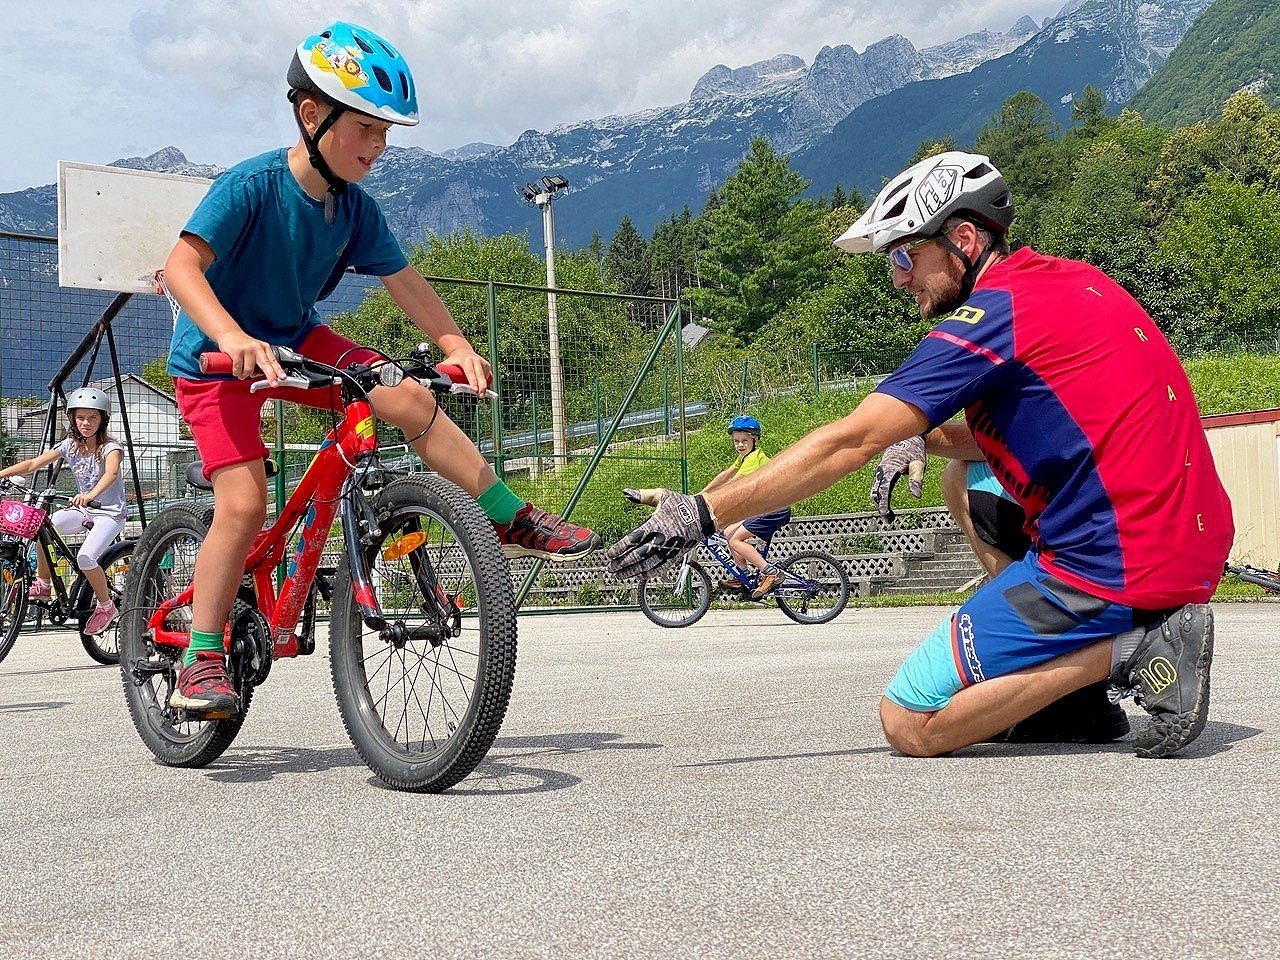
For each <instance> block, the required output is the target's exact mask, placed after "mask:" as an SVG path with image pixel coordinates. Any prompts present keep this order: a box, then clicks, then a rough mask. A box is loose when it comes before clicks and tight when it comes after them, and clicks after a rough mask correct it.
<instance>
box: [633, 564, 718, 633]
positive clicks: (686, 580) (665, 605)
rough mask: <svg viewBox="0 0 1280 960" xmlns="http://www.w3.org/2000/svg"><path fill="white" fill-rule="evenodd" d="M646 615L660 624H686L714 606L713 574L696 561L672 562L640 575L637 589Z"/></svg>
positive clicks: (663, 625)
mask: <svg viewBox="0 0 1280 960" xmlns="http://www.w3.org/2000/svg"><path fill="white" fill-rule="evenodd" d="M636 596H637V599H639V601H640V609H641V610H642V611H643V612H644V615H645V616H646V617H648V618H649V619H650V620H652V621H653V622H654V623H656V624H657V625H658V626H660V627H687V626H689V625H690V624H693V623H697V622H698V621H699V620H701V619H702V615H703V614H704V613H706V612H707V610H708V609H710V607H711V575H710V574H709V573H707V571H706V570H704V569H703V568H702V565H701V564H699V563H697V562H696V561H693V560H690V561H689V562H688V563H687V564H685V563H676V564H672V565H671V566H670V567H668V568H667V569H665V570H660V571H658V572H657V573H656V574H654V575H653V576H646V577H641V578H640V586H639V587H638V588H637V591H636Z"/></svg>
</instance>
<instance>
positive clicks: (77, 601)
mask: <svg viewBox="0 0 1280 960" xmlns="http://www.w3.org/2000/svg"><path fill="white" fill-rule="evenodd" d="M132 555H133V541H132V540H123V541H121V542H120V543H117V544H115V545H114V546H113V547H111V549H109V550H108V551H107V552H106V553H104V554H103V555H102V572H103V573H105V574H106V575H107V590H108V592H109V593H110V594H111V599H112V600H113V601H115V605H116V608H117V609H119V610H123V609H124V581H125V578H126V577H127V576H128V574H129V558H130V557H131V556H132ZM96 603H97V600H96V598H95V597H94V595H93V588H92V587H90V586H89V584H88V581H85V580H81V581H80V589H79V590H78V591H77V592H76V594H75V596H74V597H73V598H72V601H71V606H72V609H74V610H78V611H80V612H79V614H77V617H76V629H77V630H78V631H79V632H80V643H81V644H82V645H83V646H84V650H85V653H87V654H89V656H90V657H92V658H93V659H94V660H97V661H98V662H99V663H106V664H116V663H119V662H120V620H119V618H117V619H116V622H115V623H113V624H110V625H109V626H108V627H107V628H106V629H105V630H103V631H102V632H101V633H96V634H94V633H85V632H84V625H85V623H87V622H88V620H89V616H90V615H91V614H92V613H93V608H94V606H95V605H96Z"/></svg>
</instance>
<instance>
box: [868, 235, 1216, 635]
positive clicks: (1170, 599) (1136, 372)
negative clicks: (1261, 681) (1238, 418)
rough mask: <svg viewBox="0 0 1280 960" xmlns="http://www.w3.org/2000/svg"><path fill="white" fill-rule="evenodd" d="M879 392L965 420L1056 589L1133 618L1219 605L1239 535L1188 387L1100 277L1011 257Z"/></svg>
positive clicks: (937, 419)
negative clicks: (1121, 607) (1132, 613)
mask: <svg viewBox="0 0 1280 960" xmlns="http://www.w3.org/2000/svg"><path fill="white" fill-rule="evenodd" d="M876 389H877V390H878V391H879V392H880V393H885V394H888V395H889V396H893V397H897V398H898V399H900V400H903V401H905V402H907V403H910V404H912V405H913V406H915V407H917V408H919V409H920V410H921V411H922V412H923V413H924V415H925V416H926V417H928V418H929V422H930V424H931V425H935V426H936V425H938V424H940V423H943V422H945V421H947V420H949V419H950V418H951V417H952V415H954V414H955V413H957V412H958V411H960V410H964V411H965V416H966V419H967V420H968V423H969V426H970V428H971V429H972V431H973V436H974V439H975V440H976V441H977V444H978V447H979V448H980V449H981V450H982V453H983V455H984V456H985V457H986V460H987V463H988V464H990V466H991V470H992V472H993V473H994V474H995V475H996V477H997V478H998V479H999V481H1000V483H1001V484H1002V485H1003V486H1004V488H1005V489H1006V490H1008V491H1009V492H1010V493H1011V494H1012V495H1013V497H1014V498H1015V499H1016V500H1017V501H1018V503H1020V504H1021V505H1022V507H1023V509H1024V510H1025V511H1026V514H1027V520H1028V524H1029V525H1030V527H1031V528H1032V533H1033V543H1034V548H1035V550H1036V551H1037V552H1038V553H1039V554H1040V560H1041V563H1042V565H1043V566H1044V568H1045V569H1046V570H1048V571H1049V572H1050V573H1052V574H1053V575H1054V576H1056V577H1058V578H1060V579H1062V580H1065V581H1066V582H1067V583H1069V584H1071V585H1072V586H1075V587H1077V588H1079V589H1081V590H1084V591H1086V592H1087V593H1090V594H1093V595H1094V596H1098V597H1101V598H1103V599H1105V600H1110V601H1113V602H1116V603H1122V604H1125V605H1127V606H1130V607H1135V608H1138V609H1142V610H1164V609H1169V608H1173V607H1178V606H1181V605H1182V604H1184V603H1192V602H1204V601H1206V600H1208V599H1209V597H1210V596H1211V595H1212V594H1213V591H1214V588H1215V587H1216V586H1217V584H1218V580H1219V579H1220V578H1221V576H1222V565H1223V562H1224V561H1225V560H1226V557H1227V554H1228V552H1229V550H1230V549H1231V542H1232V539H1233V536H1234V528H1233V524H1232V520H1231V503H1230V501H1229V500H1228V499H1227V494H1226V491H1225V490H1224V489H1223V487H1222V483H1221V481H1220V480H1219V479H1218V473H1217V470H1216V468H1215V467H1214V463H1213V457H1212V455H1211V454H1210V452H1209V443H1208V440H1207V439H1206V438H1205V434H1204V428H1203V427H1202V426H1201V424H1200V415H1199V411H1198V410H1197V409H1196V401H1195V397H1194V396H1193V395H1192V393H1191V384H1190V383H1189V382H1188V380H1187V377H1186V374H1185V373H1184V372H1183V369H1182V365H1181V364H1180V363H1179V362H1178V358H1177V356H1176V355H1175V354H1174V352H1173V350H1172V348H1171V347H1170V346H1169V344H1168V341H1166V340H1165V338H1164V336H1163V334H1161V333H1160V331H1159V329H1157V327H1156V325H1155V323H1154V322H1152V320H1151V318H1150V317H1149V316H1147V314H1146V311H1144V310H1143V309H1142V307H1141V306H1140V305H1139V304H1138V302H1137V301H1136V300H1134V299H1133V297H1131V296H1130V295H1129V294H1128V293H1127V292H1125V290H1124V289H1123V288H1122V287H1121V286H1120V285H1119V284H1117V283H1116V282H1115V281H1113V280H1111V279H1110V278H1109V277H1107V275H1106V274H1104V273H1103V272H1102V271H1101V270H1098V269H1097V268H1096V267H1092V266H1090V265H1088V264H1085V263H1079V262H1076V261H1072V260H1061V259H1058V258H1056V257H1050V256H1045V255H1043V254H1039V253H1036V252H1035V251H1033V250H1031V249H1029V248H1024V249H1022V250H1019V251H1018V252H1017V253H1014V254H1013V255H1012V256H1010V257H1008V258H1006V259H1004V260H1002V261H1000V262H999V263H997V264H995V265H994V266H992V267H990V268H989V269H988V270H987V271H986V272H985V273H984V274H983V276H982V278H981V279H980V280H979V282H978V284H977V286H976V288H975V290H974V292H973V295H972V296H970V298H969V300H968V302H967V303H966V304H965V305H964V306H962V307H960V308H959V309H958V310H956V311H954V312H953V313H951V314H949V315H947V316H946V317H943V318H942V320H941V321H940V322H939V323H938V325H937V326H936V327H935V328H934V329H933V330H932V331H931V332H930V333H929V334H928V335H927V336H926V337H925V339H924V340H923V341H922V342H921V343H920V345H919V346H918V347H916V349H915V351H914V352H913V353H912V354H911V356H910V357H909V358H908V359H907V361H906V362H905V363H904V364H903V365H902V366H901V367H899V368H898V369H897V370H896V371H894V373H893V374H891V375H890V376H889V377H888V378H887V379H885V380H884V381H883V382H882V383H881V384H880V386H879V387H877V388H876Z"/></svg>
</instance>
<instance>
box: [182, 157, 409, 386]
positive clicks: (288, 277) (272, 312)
mask: <svg viewBox="0 0 1280 960" xmlns="http://www.w3.org/2000/svg"><path fill="white" fill-rule="evenodd" d="M182 229H183V232H184V233H192V234H195V235H196V236H198V237H200V238H201V239H202V240H204V241H205V242H206V243H207V244H209V246H210V247H211V248H213V252H214V254H215V256H216V259H215V260H214V261H213V263H212V264H211V265H210V267H209V269H208V270H207V271H206V273H205V277H206V278H207V279H208V281H209V286H211V287H212V288H213V292H214V294H216V295H217V297H218V302H219V303H221V304H222V306H223V307H224V308H226V311H227V312H228V313H229V314H231V316H232V317H233V318H234V319H235V321H236V323H238V324H239V325H240V327H241V328H242V329H243V330H244V331H245V333H247V334H249V335H250V336H251V337H256V338H257V339H259V340H265V341H266V342H268V343H272V344H276V345H278V346H284V347H296V346H298V345H299V344H300V343H302V341H303V340H304V339H306V336H307V334H308V333H310V332H311V330H312V329H314V328H315V327H317V326H319V325H320V317H319V314H317V313H316V309H315V305H316V302H317V301H318V300H323V299H324V298H325V297H327V296H329V294H331V293H332V292H333V290H334V288H335V287H336V286H337V285H338V281H339V280H340V279H341V278H342V274H343V272H344V271H345V270H346V269H347V268H348V267H350V268H352V269H353V270H355V272H356V273H365V274H371V275H373V276H378V277H385V276H390V275H391V274H393V273H396V272H397V271H399V270H403V269H404V268H405V267H406V266H407V265H408V261H407V260H406V259H405V256H404V252H403V251H402V250H401V249H400V245H399V244H398V243H397V242H396V239H395V237H393V236H392V235H391V231H390V230H389V229H388V228H387V222H386V220H385V219H384V218H383V216H382V211H381V210H379V209H378V204H377V202H376V201H374V199H373V198H372V197H370V196H369V195H368V194H367V193H365V192H364V191H363V190H361V189H360V188H359V187H358V186H356V185H355V184H352V185H350V186H348V187H347V189H346V191H345V192H344V193H342V194H341V195H340V196H338V197H337V203H336V204H335V209H334V218H333V223H326V222H325V213H324V201H323V200H316V199H314V198H313V197H311V196H310V195H308V194H307V192H306V191H305V190H303V189H302V186H301V185H300V184H299V183H298V181H297V180H296V179H294V176H293V173H292V172H291V171H290V170H289V161H288V151H287V150H285V149H280V150H273V151H271V152H270V153H264V154H262V155H261V156H258V157H253V158H251V159H249V160H246V161H244V162H243V163H239V164H237V165H236V166H234V167H232V168H231V169H230V170H228V171H227V172H226V173H224V174H223V175H222V176H220V177H219V178H218V179H217V180H215V181H214V182H213V184H212V185H211V186H210V187H209V192H208V193H206V194H205V196H204V199H203V200H201V201H200V204H199V206H197V207H196V209H195V212H194V213H192V214H191V218H190V219H189V220H188V221H187V224H186V226H185V227H183V228H182ZM216 349H217V346H216V345H215V344H214V342H213V341H212V340H210V339H209V338H208V337H206V336H205V335H204V334H203V333H202V332H201V331H200V328H199V327H197V326H196V325H195V323H194V322H193V321H192V320H191V318H190V317H188V316H187V314H186V312H185V311H182V312H180V313H179V314H178V318H177V321H176V322H175V324H174V328H173V339H172V340H171V341H170V344H169V373H170V374H171V375H172V376H175V377H183V378H185V379H188V380H202V379H209V378H208V377H207V376H206V375H205V374H202V373H201V372H200V363H199V358H200V354H201V353H203V352H205V351H208V350H216Z"/></svg>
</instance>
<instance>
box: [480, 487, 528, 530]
mask: <svg viewBox="0 0 1280 960" xmlns="http://www.w3.org/2000/svg"><path fill="white" fill-rule="evenodd" d="M476 503H478V504H480V509H481V510H483V511H484V515H485V516H486V517H488V518H489V519H490V520H492V521H493V522H494V523H510V522H511V521H512V519H513V518H514V517H515V515H516V513H517V512H518V511H519V510H520V508H521V507H523V506H524V500H523V499H521V498H520V497H518V496H516V495H515V494H514V493H512V492H511V488H510V487H508V486H507V485H506V484H505V483H503V482H502V481H501V480H499V481H497V482H496V483H494V485H493V486H492V487H490V488H489V489H488V490H486V491H485V492H484V493H482V494H480V496H478V497H477V498H476Z"/></svg>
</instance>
